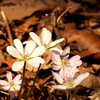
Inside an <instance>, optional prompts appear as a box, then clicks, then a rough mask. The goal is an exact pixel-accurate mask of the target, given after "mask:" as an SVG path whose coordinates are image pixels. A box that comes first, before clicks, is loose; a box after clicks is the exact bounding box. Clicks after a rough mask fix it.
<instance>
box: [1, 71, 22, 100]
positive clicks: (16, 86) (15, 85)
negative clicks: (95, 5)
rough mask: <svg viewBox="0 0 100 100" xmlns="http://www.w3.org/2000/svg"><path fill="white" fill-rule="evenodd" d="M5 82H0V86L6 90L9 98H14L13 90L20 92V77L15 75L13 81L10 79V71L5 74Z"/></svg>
mask: <svg viewBox="0 0 100 100" xmlns="http://www.w3.org/2000/svg"><path fill="white" fill-rule="evenodd" d="M6 77H7V80H8V81H5V80H0V85H2V88H3V89H4V90H8V91H9V94H10V96H11V98H14V96H15V90H20V84H21V82H22V80H21V79H20V78H21V75H17V76H16V77H15V78H14V79H12V73H11V72H10V71H8V72H7V74H6Z"/></svg>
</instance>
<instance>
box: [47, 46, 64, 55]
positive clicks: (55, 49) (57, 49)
mask: <svg viewBox="0 0 100 100" xmlns="http://www.w3.org/2000/svg"><path fill="white" fill-rule="evenodd" d="M48 49H49V50H50V51H52V50H54V51H58V52H59V53H60V54H62V53H63V50H61V49H59V48H57V47H53V48H48Z"/></svg>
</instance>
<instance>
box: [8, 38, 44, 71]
mask: <svg viewBox="0 0 100 100" xmlns="http://www.w3.org/2000/svg"><path fill="white" fill-rule="evenodd" d="M14 45H15V47H16V48H15V47H13V46H8V47H7V52H8V53H9V54H11V55H12V56H13V57H15V58H18V59H19V60H18V61H16V62H14V64H13V65H12V70H13V71H18V70H20V69H21V68H22V67H23V66H24V63H25V61H26V62H27V63H28V64H30V65H32V66H34V67H38V66H39V64H40V63H44V60H43V59H42V58H41V57H38V56H41V55H42V54H43V53H44V52H45V49H44V47H42V46H41V47H37V48H35V47H36V44H35V43H34V42H33V41H28V42H27V44H26V46H25V49H24V48H23V44H22V43H21V41H20V40H18V39H15V40H14Z"/></svg>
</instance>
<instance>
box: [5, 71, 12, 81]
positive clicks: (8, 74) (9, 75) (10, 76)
mask: <svg viewBox="0 0 100 100" xmlns="http://www.w3.org/2000/svg"><path fill="white" fill-rule="evenodd" d="M6 76H7V79H8V81H11V80H12V73H11V72H10V71H8V72H7V74H6Z"/></svg>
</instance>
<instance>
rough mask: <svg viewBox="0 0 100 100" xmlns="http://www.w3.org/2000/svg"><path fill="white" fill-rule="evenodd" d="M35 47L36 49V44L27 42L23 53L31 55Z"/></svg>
mask: <svg viewBox="0 0 100 100" xmlns="http://www.w3.org/2000/svg"><path fill="white" fill-rule="evenodd" d="M35 47H36V44H35V43H34V42H33V41H28V42H27V44H26V46H25V53H26V54H31V53H32V52H33V50H34V49H35Z"/></svg>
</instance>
